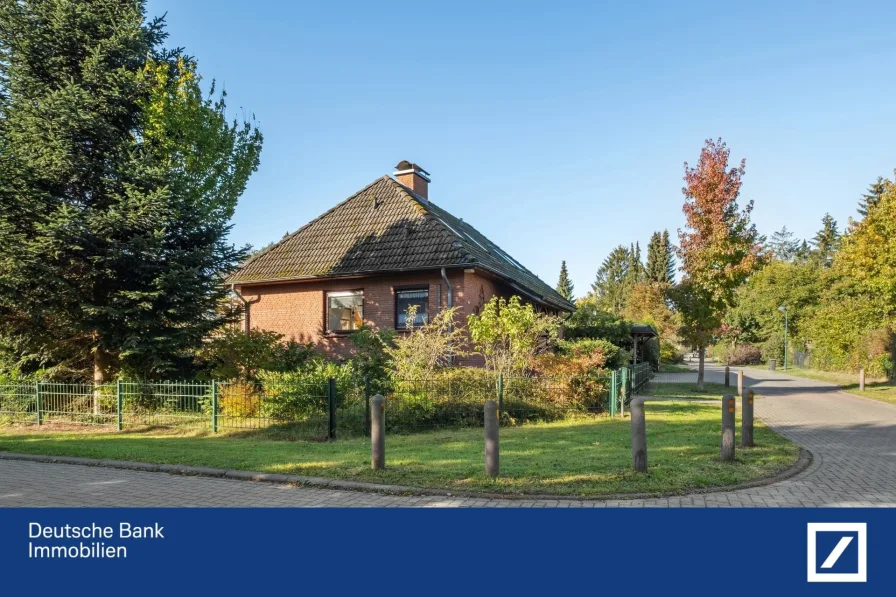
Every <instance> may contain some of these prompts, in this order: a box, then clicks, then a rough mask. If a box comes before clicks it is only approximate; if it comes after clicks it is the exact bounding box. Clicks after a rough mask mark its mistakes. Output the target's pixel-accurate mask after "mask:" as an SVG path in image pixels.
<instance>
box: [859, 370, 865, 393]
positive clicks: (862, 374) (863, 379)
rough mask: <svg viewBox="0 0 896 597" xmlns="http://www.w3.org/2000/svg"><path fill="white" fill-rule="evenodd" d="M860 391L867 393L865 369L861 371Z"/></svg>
mask: <svg viewBox="0 0 896 597" xmlns="http://www.w3.org/2000/svg"><path fill="white" fill-rule="evenodd" d="M859 391H860V392H864V391H865V368H864V367H862V368H861V369H859Z"/></svg>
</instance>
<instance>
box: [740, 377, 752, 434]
mask: <svg viewBox="0 0 896 597" xmlns="http://www.w3.org/2000/svg"><path fill="white" fill-rule="evenodd" d="M754 397H755V394H753V390H747V394H746V396H743V397H742V398H741V401H740V410H741V417H742V420H741V422H740V445H741V447H742V448H752V447H753V398H754Z"/></svg>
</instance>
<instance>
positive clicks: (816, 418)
mask: <svg viewBox="0 0 896 597" xmlns="http://www.w3.org/2000/svg"><path fill="white" fill-rule="evenodd" d="M684 375H687V374H684ZM721 375H722V370H721V369H719V368H716V367H707V380H708V381H709V380H713V381H715V380H716V378H718V379H721ZM745 383H747V384H748V385H751V386H754V387H755V388H756V392H757V393H758V394H761V395H762V396H763V397H762V398H760V399H758V400H757V401H756V414H757V416H759V417H761V418H762V419H763V420H764V421H765V422H766V423H768V424H769V425H771V426H772V427H774V428H775V429H776V430H777V431H778V432H779V433H782V434H783V435H785V436H787V437H788V438H790V439H791V440H793V441H795V442H796V443H798V444H800V445H802V446H804V447H806V448H808V449H809V450H811V451H812V453H813V454H814V456H815V459H814V461H813V463H812V464H811V465H810V467H809V468H808V469H807V470H806V471H804V472H802V473H800V474H799V475H797V476H796V477H793V478H791V479H788V480H786V481H782V482H779V483H776V484H774V485H769V486H766V487H757V488H752V489H743V490H738V491H731V492H719V493H707V494H694V495H688V496H681V497H670V498H655V499H645V500H624V501H575V500H547V501H538V502H536V501H533V500H487V499H484V498H464V497H457V498H451V497H433V496H423V497H406V496H389V495H378V494H371V493H359V492H351V491H337V490H329V489H309V488H299V487H286V486H280V485H272V484H266V483H256V482H247V481H235V480H228V479H212V478H203V477H184V476H178V475H169V474H167V473H157V472H138V471H127V470H116V469H106V468H99V467H90V466H78V465H68V464H45V463H36V462H26V461H11V460H0V506H302V507H322V506H342V507H346V506H347V507H457V506H459V507H493V508H506V507H553V506H559V507H598V508H600V507H607V506H627V507H643V506H659V507H739V506H748V507H749V506H770V507H780V506H846V507H850V506H852V507H855V506H891V507H896V406H892V405H889V404H883V403H879V402H874V401H871V400H866V399H864V398H858V397H853V396H849V395H847V394H843V393H840V392H838V391H837V388H836V387H834V386H832V385H829V384H826V383H824V382H818V381H812V380H805V379H796V378H791V377H789V376H785V375H782V374H780V373H771V372H767V371H761V370H758V369H745Z"/></svg>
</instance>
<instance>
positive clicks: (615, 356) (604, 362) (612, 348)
mask: <svg viewBox="0 0 896 597" xmlns="http://www.w3.org/2000/svg"><path fill="white" fill-rule="evenodd" d="M557 352H558V353H559V354H561V355H564V356H568V357H575V358H590V359H592V360H593V361H594V362H595V366H596V367H599V368H602V367H609V368H611V369H617V368H619V367H621V366H622V365H624V364H627V363H623V362H621V360H620V356H627V355H628V353H627V352H626V351H623V350H621V349H620V348H619V347H618V346H616V345H615V344H613V343H612V342H610V341H609V340H598V339H594V338H581V339H576V340H560V341H558V342H557ZM598 361H599V363H598Z"/></svg>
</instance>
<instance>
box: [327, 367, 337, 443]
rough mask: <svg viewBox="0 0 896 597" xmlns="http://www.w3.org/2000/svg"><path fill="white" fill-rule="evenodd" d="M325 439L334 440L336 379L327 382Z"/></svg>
mask: <svg viewBox="0 0 896 597" xmlns="http://www.w3.org/2000/svg"><path fill="white" fill-rule="evenodd" d="M327 439H336V379H335V378H333V377H331V378H330V379H328V380H327Z"/></svg>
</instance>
